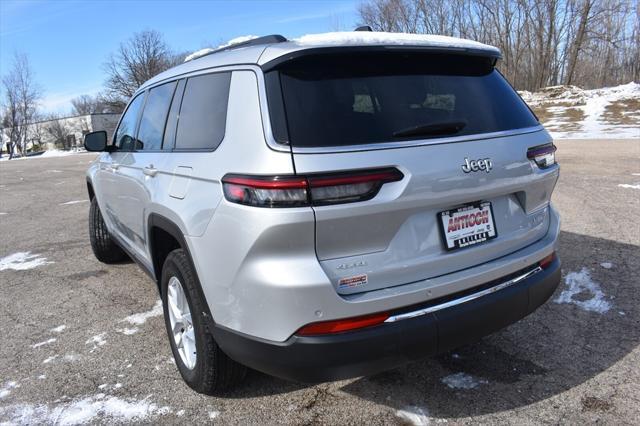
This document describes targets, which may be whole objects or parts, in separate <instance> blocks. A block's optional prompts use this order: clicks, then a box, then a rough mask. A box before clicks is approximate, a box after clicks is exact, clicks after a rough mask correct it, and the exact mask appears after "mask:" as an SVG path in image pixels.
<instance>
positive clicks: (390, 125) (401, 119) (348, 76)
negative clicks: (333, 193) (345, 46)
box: [267, 54, 539, 147]
mask: <svg viewBox="0 0 640 426" xmlns="http://www.w3.org/2000/svg"><path fill="white" fill-rule="evenodd" d="M271 72H275V73H279V79H278V80H279V81H280V85H281V94H282V103H283V105H284V109H285V111H286V114H285V116H286V118H287V126H286V133H287V134H286V137H285V136H283V135H282V133H283V132H284V131H283V128H282V126H280V127H278V126H275V125H273V123H272V127H274V133H278V134H277V135H275V136H276V140H278V141H282V140H284V139H286V140H287V141H288V142H289V143H290V144H291V145H292V146H296V147H326V146H346V145H360V144H371V143H382V142H385V143H389V142H395V141H406V140H415V139H426V138H435V137H450V136H463V135H474V134H483V133H492V132H499V131H506V130H513V129H520V128H526V127H532V126H537V125H538V124H539V123H538V121H537V119H536V118H535V116H534V115H533V114H532V113H531V111H530V110H529V108H528V107H527V106H526V104H525V103H524V102H523V101H522V99H520V97H519V96H518V95H517V93H515V91H514V90H513V89H512V88H511V86H510V85H509V83H508V82H507V81H506V80H505V79H504V77H503V76H502V75H501V74H500V73H498V72H497V71H496V70H495V69H494V68H493V64H492V63H491V62H488V61H486V60H484V59H483V58H474V57H465V56H462V55H442V54H440V55H424V54H423V55H420V54H413V55H411V54H405V55H399V54H382V55H381V54H378V55H377V56H371V55H369V56H366V55H365V56H359V55H350V56H346V55H324V56H319V57H317V58H311V59H305V60H301V61H297V62H293V63H291V64H285V65H284V66H283V67H281V68H280V69H279V70H277V71H271ZM267 89H268V92H269V93H268V96H271V93H270V91H269V89H272V87H270V86H267ZM272 104H273V102H269V107H270V111H271V107H272ZM443 123H444V124H447V123H463V125H462V126H455V127H456V129H455V131H453V130H451V131H448V130H447V132H448V133H445V134H443V132H442V131H440V133H437V132H436V133H434V134H427V133H424V134H412V135H406V134H404V135H402V136H399V135H398V134H399V133H403V132H402V131H403V130H407V129H412V128H414V127H420V126H422V127H424V126H427V127H428V126H439V125H441V124H443ZM405 133H406V132H405Z"/></svg>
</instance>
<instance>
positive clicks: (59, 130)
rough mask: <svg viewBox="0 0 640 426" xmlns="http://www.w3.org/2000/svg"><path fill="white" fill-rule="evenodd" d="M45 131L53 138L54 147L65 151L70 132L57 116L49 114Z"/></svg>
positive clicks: (67, 147)
mask: <svg viewBox="0 0 640 426" xmlns="http://www.w3.org/2000/svg"><path fill="white" fill-rule="evenodd" d="M46 131H47V133H49V135H51V137H52V138H53V143H54V144H55V145H56V147H58V148H61V149H64V150H67V149H69V148H70V146H68V140H69V135H70V133H71V132H70V131H69V129H68V128H67V126H66V125H65V123H64V120H62V119H61V118H60V117H59V116H58V115H56V114H51V115H50V116H49V117H48V119H47V124H46Z"/></svg>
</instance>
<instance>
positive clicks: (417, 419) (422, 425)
mask: <svg viewBox="0 0 640 426" xmlns="http://www.w3.org/2000/svg"><path fill="white" fill-rule="evenodd" d="M396 417H398V418H400V419H402V420H403V421H405V422H407V423H409V424H410V425H414V426H426V425H428V424H429V413H428V412H427V410H426V409H424V408H420V407H416V406H413V405H412V406H409V407H405V408H404V409H402V410H398V411H396Z"/></svg>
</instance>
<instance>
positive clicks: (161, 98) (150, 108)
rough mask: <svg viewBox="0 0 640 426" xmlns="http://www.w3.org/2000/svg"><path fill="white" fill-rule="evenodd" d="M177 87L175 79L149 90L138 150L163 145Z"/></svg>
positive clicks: (138, 140)
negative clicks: (166, 124)
mask: <svg viewBox="0 0 640 426" xmlns="http://www.w3.org/2000/svg"><path fill="white" fill-rule="evenodd" d="M175 88H176V82H175V81H174V82H171V83H167V84H163V85H162V86H158V87H154V88H153V89H151V90H149V94H148V95H147V101H146V102H145V104H144V109H143V110H142V117H141V118H140V129H139V130H138V138H137V140H136V149H137V150H145V151H149V150H159V149H160V148H161V147H162V135H163V134H164V127H165V123H166V121H167V114H168V112H169V106H170V105H171V99H172V97H173V92H174V90H175Z"/></svg>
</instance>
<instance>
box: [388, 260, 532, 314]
mask: <svg viewBox="0 0 640 426" xmlns="http://www.w3.org/2000/svg"><path fill="white" fill-rule="evenodd" d="M541 271H542V268H541V267H540V266H538V267H536V268H535V269H532V270H531V271H529V272H527V273H524V274H522V275H520V276H517V277H515V278H512V279H510V280H509V281H506V282H504V283H502V284H498V285H496V286H494V287H491V288H488V289H486V290H482V291H479V292H477V293H473V294H470V295H468V296H464V297H461V298H459V299H455V300H450V301H448V302H445V303H440V304H439V305H434V306H429V307H428V308H424V309H419V310H417V311H412V312H406V313H404V314H398V315H393V316H390V317H389V318H387V319H386V320H385V321H384V322H397V321H402V320H405V319H409V318H415V317H419V316H422V315H426V314H429V313H432V312H436V311H440V310H442V309H447V308H451V307H452V306H457V305H461V304H463V303H467V302H470V301H472V300H475V299H478V298H480V297H483V296H486V295H488V294H492V293H495V292H496V291H500V290H502V289H505V288H507V287H510V286H512V285H514V284H517V283H519V282H520V281H522V280H525V279H527V278H529V277H532V276H533V275H535V274H537V273H538V272H541Z"/></svg>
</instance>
